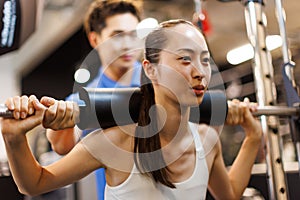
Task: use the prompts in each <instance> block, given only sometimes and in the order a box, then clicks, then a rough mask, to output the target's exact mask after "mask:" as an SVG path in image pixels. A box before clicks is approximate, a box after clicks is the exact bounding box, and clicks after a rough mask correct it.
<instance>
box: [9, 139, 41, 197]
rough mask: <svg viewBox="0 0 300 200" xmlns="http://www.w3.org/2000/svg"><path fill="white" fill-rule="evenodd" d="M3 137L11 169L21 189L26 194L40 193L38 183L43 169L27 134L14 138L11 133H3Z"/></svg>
mask: <svg viewBox="0 0 300 200" xmlns="http://www.w3.org/2000/svg"><path fill="white" fill-rule="evenodd" d="M3 139H4V142H5V146H6V151H7V157H8V162H9V166H10V170H11V173H12V175H13V177H14V180H15V183H16V184H17V186H18V189H19V191H20V192H21V193H23V194H26V195H35V194H38V193H39V191H38V183H39V180H40V177H41V175H42V171H43V169H42V167H40V166H39V164H38V163H37V161H36V160H35V158H34V156H33V155H32V153H31V151H30V148H29V145H28V142H27V139H26V136H25V135H22V136H18V138H12V137H11V136H10V135H3Z"/></svg>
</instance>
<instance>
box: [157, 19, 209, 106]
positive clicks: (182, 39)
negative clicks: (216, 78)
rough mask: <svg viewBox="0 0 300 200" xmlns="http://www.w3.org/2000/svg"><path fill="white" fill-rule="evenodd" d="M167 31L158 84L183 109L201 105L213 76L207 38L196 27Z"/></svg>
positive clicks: (186, 26)
mask: <svg viewBox="0 0 300 200" xmlns="http://www.w3.org/2000/svg"><path fill="white" fill-rule="evenodd" d="M166 30H167V38H168V41H167V45H166V47H165V48H164V49H163V50H162V51H161V52H160V60H159V63H158V66H157V84H156V85H157V87H159V88H160V91H161V92H163V94H164V95H165V97H167V98H171V99H172V100H174V101H179V102H180V104H181V105H183V106H184V105H188V106H196V105H199V104H200V103H201V102H202V99H203V95H204V93H205V91H206V90H207V87H208V83H209V81H210V77H211V67H210V55H209V52H208V48H207V45H206V42H205V39H204V37H203V35H202V34H201V33H200V32H199V31H198V30H197V29H196V28H194V27H192V26H190V25H187V24H179V25H177V26H175V27H172V28H167V29H166Z"/></svg>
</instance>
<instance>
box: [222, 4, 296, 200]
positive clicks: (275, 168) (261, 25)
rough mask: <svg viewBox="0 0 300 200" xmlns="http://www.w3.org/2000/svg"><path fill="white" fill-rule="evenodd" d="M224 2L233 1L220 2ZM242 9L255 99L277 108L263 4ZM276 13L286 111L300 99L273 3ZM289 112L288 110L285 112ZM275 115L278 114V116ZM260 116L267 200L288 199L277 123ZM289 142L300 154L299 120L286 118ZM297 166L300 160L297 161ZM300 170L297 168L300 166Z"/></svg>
mask: <svg viewBox="0 0 300 200" xmlns="http://www.w3.org/2000/svg"><path fill="white" fill-rule="evenodd" d="M221 1H223V2H227V1H232V0H221ZM240 1H241V2H242V3H243V4H244V6H245V12H244V13H245V21H246V29H247V34H248V39H249V42H250V44H251V45H252V47H253V49H254V58H253V61H252V70H253V74H254V80H255V81H254V82H255V87H256V91H257V93H256V97H257V102H258V104H259V106H262V107H268V106H271V107H273V106H274V105H276V103H277V102H276V87H275V82H274V72H273V66H272V58H271V54H270V52H269V50H268V48H267V46H266V33H265V29H266V21H265V19H266V17H265V14H264V12H263V6H264V2H263V0H240ZM275 6H276V10H277V20H278V24H279V29H280V35H281V38H282V43H283V45H282V52H283V59H284V65H283V66H282V75H283V80H284V84H285V89H286V91H287V105H288V107H289V108H292V107H295V106H299V102H300V101H299V96H298V94H297V91H296V88H297V86H296V82H295V80H294V76H293V67H294V63H293V62H292V61H291V60H290V55H289V49H288V45H287V36H286V27H285V18H284V16H283V7H282V4H281V0H275ZM285 110H288V109H285ZM277 114H278V113H277ZM275 115H276V113H275V112H274V115H273V116H272V115H271V116H266V115H262V116H261V117H260V120H261V124H262V128H263V133H264V136H266V140H267V141H266V144H265V145H266V152H265V153H266V164H267V179H268V187H269V188H268V189H269V198H270V199H279V200H281V199H287V198H288V196H287V186H286V177H285V173H284V169H283V163H282V157H281V152H282V150H281V148H280V135H279V121H278V116H275ZM289 118H290V119H289V121H290V130H291V134H292V139H293V141H294V142H295V143H296V148H297V154H298V155H299V152H300V144H299V141H300V140H299V116H295V115H291V116H289ZM298 162H299V159H298ZM299 166H300V164H299Z"/></svg>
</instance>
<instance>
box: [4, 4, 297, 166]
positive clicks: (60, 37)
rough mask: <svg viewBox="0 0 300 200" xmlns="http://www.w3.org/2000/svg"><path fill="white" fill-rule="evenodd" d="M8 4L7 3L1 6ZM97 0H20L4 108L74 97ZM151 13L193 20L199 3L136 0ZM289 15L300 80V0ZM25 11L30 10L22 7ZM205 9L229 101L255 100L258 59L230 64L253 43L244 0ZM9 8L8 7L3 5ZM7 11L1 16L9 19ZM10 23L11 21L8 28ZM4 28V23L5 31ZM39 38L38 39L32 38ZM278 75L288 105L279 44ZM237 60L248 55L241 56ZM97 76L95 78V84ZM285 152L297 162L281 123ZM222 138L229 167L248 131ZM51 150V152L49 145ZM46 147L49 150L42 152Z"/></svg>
mask: <svg viewBox="0 0 300 200" xmlns="http://www.w3.org/2000/svg"><path fill="white" fill-rule="evenodd" d="M2 2H3V1H2ZM90 2H92V0H26V2H25V0H23V1H22V0H21V1H20V4H21V8H23V10H25V7H26V10H27V11H28V12H27V13H22V15H23V17H24V15H26V17H24V19H25V18H28V19H31V20H29V21H27V22H22V23H23V24H24V25H23V27H26V28H27V29H29V30H27V32H28V33H27V34H26V33H24V34H23V36H22V37H20V41H19V45H17V46H16V47H14V48H13V49H7V50H6V51H4V50H3V51H1V52H0V84H1V86H0V87H1V90H0V91H1V92H0V103H1V102H4V100H5V99H6V98H7V97H9V96H14V95H20V94H35V95H36V96H38V97H42V96H44V95H47V96H52V97H54V98H57V99H64V98H65V97H66V96H67V95H69V94H70V93H72V91H73V89H74V84H75V85H80V86H84V85H85V84H87V83H88V81H87V82H85V83H76V81H75V79H74V74H75V72H76V70H77V69H79V68H80V67H81V64H82V62H83V61H84V60H85V59H86V57H87V56H88V55H89V56H93V57H94V56H95V55H94V54H93V52H92V49H91V47H90V46H89V44H88V41H87V39H86V36H85V33H84V31H83V26H82V22H83V17H84V13H85V11H86V9H87V7H88V5H89V3H90ZM135 2H136V3H137V4H138V5H139V6H140V7H141V8H142V9H143V10H144V12H143V18H148V17H153V18H156V19H157V20H158V21H159V22H160V21H163V20H167V19H171V18H184V19H187V20H192V17H193V14H194V13H195V1H193V0H135ZM282 4H283V8H284V9H285V14H286V28H287V29H286V31H287V39H288V45H289V48H290V52H291V55H292V60H293V61H294V62H295V63H296V66H295V71H294V72H295V77H296V81H297V83H298V85H299V80H300V66H299V65H300V64H298V63H300V23H299V19H300V2H299V0H284V1H282ZM22 6H23V7H22ZM201 7H202V9H203V12H204V14H205V15H204V16H205V19H204V23H203V26H204V32H205V35H206V39H207V42H208V46H209V48H210V51H211V54H212V57H213V60H214V62H215V64H216V66H217V68H218V70H219V71H220V72H221V77H222V79H223V83H224V86H225V90H226V95H227V97H228V99H232V98H240V99H243V98H244V97H249V98H250V99H251V100H252V101H256V96H255V95H256V93H255V86H254V82H253V81H254V78H253V72H252V66H251V60H244V61H236V63H232V62H230V61H229V60H228V58H227V54H228V52H229V51H231V50H233V49H236V48H238V47H241V46H244V45H247V44H249V41H248V37H247V32H246V25H245V14H244V11H245V6H244V4H243V3H242V2H241V1H230V2H224V1H223V2H222V1H217V0H205V1H201ZM1 10H4V8H1ZM263 10H264V12H265V14H266V19H267V27H266V33H267V34H268V35H270V36H271V35H279V26H278V22H277V18H276V11H275V6H274V1H271V0H266V1H264V6H263ZM4 15H5V13H4V11H3V12H2V13H0V17H1V18H3V17H4ZM4 24H5V23H4ZM2 29H4V25H3V26H2ZM30 33H32V34H30ZM271 55H272V63H273V67H274V72H275V83H276V89H277V99H278V104H279V105H284V104H285V95H286V94H285V90H284V88H283V81H282V78H281V72H280V67H281V66H282V64H283V58H282V53H281V48H280V45H279V46H277V48H275V49H274V50H272V51H271ZM235 57H242V56H240V55H235ZM98 62H101V61H99V60H97V58H95V63H90V66H88V69H89V70H90V71H91V75H93V70H95V69H96V68H97V67H98V65H97V63H98ZM92 78H93V77H92V76H91V77H90V79H92ZM281 124H282V125H281V127H280V128H281V129H282V131H281V134H282V138H283V146H284V147H285V148H284V150H286V151H284V152H283V154H284V159H286V160H287V161H295V160H296V159H297V158H296V155H295V149H294V147H293V144H292V143H291V138H290V134H289V128H288V127H287V126H286V122H285V121H284V120H283V121H282V122H281ZM233 129H234V130H233ZM224 132H225V133H224V134H221V139H222V142H223V149H224V159H225V163H226V164H227V165H230V164H231V163H232V161H233V159H234V157H235V155H236V152H237V150H238V148H239V146H240V144H241V141H242V139H243V132H241V131H240V129H239V127H237V128H228V127H225V128H224ZM41 141H42V142H41V144H42V145H38V143H35V147H36V148H37V153H38V154H39V152H38V151H41V152H42V151H45V150H44V149H47V148H48V146H47V142H45V141H43V140H41ZM45 146H46V147H45ZM41 149H42V150H41Z"/></svg>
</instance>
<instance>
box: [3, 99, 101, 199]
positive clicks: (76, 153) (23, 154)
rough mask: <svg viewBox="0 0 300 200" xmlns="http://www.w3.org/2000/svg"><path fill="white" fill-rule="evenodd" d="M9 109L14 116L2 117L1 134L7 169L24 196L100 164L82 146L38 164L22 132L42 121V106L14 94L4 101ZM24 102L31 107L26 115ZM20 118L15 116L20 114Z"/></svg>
mask: <svg viewBox="0 0 300 200" xmlns="http://www.w3.org/2000/svg"><path fill="white" fill-rule="evenodd" d="M6 105H7V107H8V108H9V109H10V110H14V116H15V119H2V126H1V128H2V134H3V138H4V141H5V145H6V150H7V156H8V161H9V165H10V170H11V172H12V175H13V177H14V180H15V182H16V184H17V186H18V188H19V190H20V191H21V192H22V193H24V194H27V195H37V194H41V193H45V192H48V191H51V190H53V189H56V188H58V187H62V186H64V185H68V184H70V183H73V182H74V181H76V180H78V179H80V178H82V177H84V176H85V175H87V174H88V173H90V172H92V171H93V170H94V169H96V168H98V167H101V163H100V162H99V161H97V160H96V159H94V158H93V157H92V156H91V155H90V154H89V153H88V152H87V150H86V149H85V148H84V147H83V145H81V144H79V145H78V146H76V147H75V148H74V149H73V150H72V151H71V152H70V154H68V155H67V156H65V157H63V158H62V159H61V160H59V161H58V162H56V163H53V164H52V165H49V166H47V167H42V166H40V165H39V163H38V162H37V161H36V160H35V158H34V156H33V155H32V153H31V151H30V148H29V145H28V142H27V139H26V135H25V134H26V132H27V131H29V130H31V129H32V128H34V127H35V126H37V125H39V124H41V123H42V120H43V116H44V113H45V111H46V109H47V108H46V107H44V106H43V105H42V104H40V103H39V101H38V100H37V99H36V98H35V97H31V98H29V99H28V98H26V97H22V98H21V97H15V98H10V99H8V100H7V102H6ZM28 105H32V108H33V109H34V110H35V112H34V114H31V115H30V116H27V117H26V115H24V113H25V114H27V115H28V114H29V112H28V111H29V109H28V107H29V106H28ZM17 113H23V114H22V115H23V116H25V117H22V119H20V118H18V116H22V115H21V114H17Z"/></svg>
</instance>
